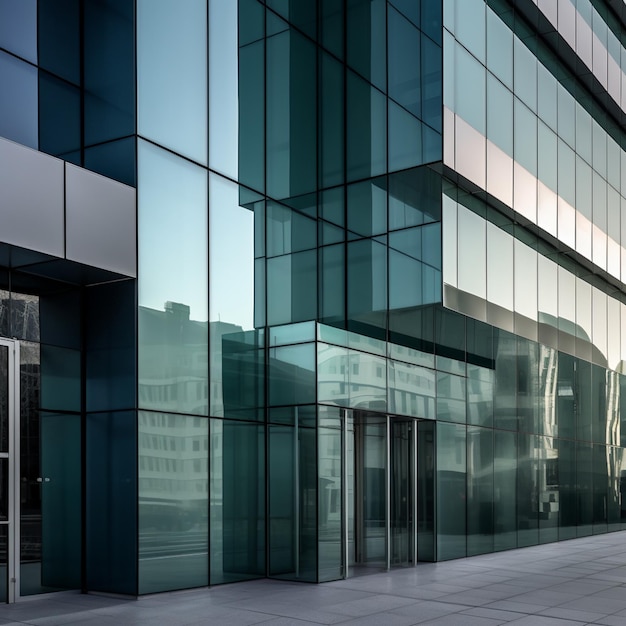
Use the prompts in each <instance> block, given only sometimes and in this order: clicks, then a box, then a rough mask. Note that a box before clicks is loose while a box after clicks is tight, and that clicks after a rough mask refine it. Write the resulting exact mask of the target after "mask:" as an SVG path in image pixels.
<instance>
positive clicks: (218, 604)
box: [0, 532, 626, 626]
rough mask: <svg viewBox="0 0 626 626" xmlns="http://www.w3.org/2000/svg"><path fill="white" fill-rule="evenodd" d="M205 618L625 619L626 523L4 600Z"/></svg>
mask: <svg viewBox="0 0 626 626" xmlns="http://www.w3.org/2000/svg"><path fill="white" fill-rule="evenodd" d="M207 623H214V624H220V625H221V626H222V625H224V626H229V625H230V626H251V625H253V624H265V625H267V626H283V625H284V626H287V625H290V624H292V625H294V626H303V625H306V624H360V625H361V626H367V625H368V624H372V625H380V624H384V625H385V626H394V625H397V626H410V625H414V624H431V625H433V626H455V625H457V624H458V625H459V626H474V625H476V626H497V625H499V624H511V625H512V626H527V625H528V626H570V625H572V626H573V625H576V626H583V625H584V626H586V625H587V624H602V625H604V626H626V532H617V533H609V534H605V535H596V536H592V537H585V538H582V539H571V540H568V541H563V542H559V543H556V544H549V545H541V546H533V547H530V548H523V549H517V550H509V551H507V552H499V553H496V554H485V555H481V556H475V557H470V558H467V559H460V560H456V561H447V562H444V563H424V564H419V565H418V566H417V567H415V568H405V569H397V570H391V571H389V572H377V573H371V574H365V575H362V576H358V577H354V578H349V579H347V580H340V581H335V582H330V583H324V584H322V585H309V584H306V583H293V582H286V581H278V580H268V579H262V580H252V581H247V582H242V583H232V584H229V585H221V586H218V587H212V588H202V589H193V590H186V591H180V592H168V593H163V594H155V595H150V596H144V597H140V598H138V599H130V598H119V597H106V596H102V595H91V594H80V593H78V592H61V593H56V594H48V595H44V596H39V597H31V598H28V599H25V600H23V601H21V602H19V603H16V604H13V605H0V626H7V625H10V626H63V625H64V624H67V625H68V626H79V625H84V626H120V625H123V626H134V625H137V626H147V625H150V626H153V625H156V626H160V625H164V626H196V625H198V626H199V625H200V624H207Z"/></svg>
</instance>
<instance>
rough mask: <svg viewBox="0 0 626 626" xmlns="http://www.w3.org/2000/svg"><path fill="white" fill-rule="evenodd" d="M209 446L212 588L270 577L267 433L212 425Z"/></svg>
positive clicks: (253, 427) (234, 424)
mask: <svg viewBox="0 0 626 626" xmlns="http://www.w3.org/2000/svg"><path fill="white" fill-rule="evenodd" d="M208 441H209V443H210V452H209V455H208V457H209V461H210V474H209V480H210V493H211V500H210V507H209V510H210V517H209V519H210V546H211V552H210V554H211V556H210V568H209V569H210V573H211V584H212V585H217V584H220V583H227V582H234V581H238V580H248V579H251V578H258V577H260V576H263V575H264V574H265V427H264V426H262V425H258V424H249V423H246V422H239V421H235V420H218V419H211V420H210V433H209V440H208ZM206 456H207V454H206V452H204V457H205V458H204V459H203V461H205V460H206ZM205 506H206V504H205ZM205 511H206V510H205ZM205 514H206V513H205ZM205 526H206V522H205ZM204 584H206V583H204Z"/></svg>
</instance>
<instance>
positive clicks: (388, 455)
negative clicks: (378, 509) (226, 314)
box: [385, 415, 391, 570]
mask: <svg viewBox="0 0 626 626" xmlns="http://www.w3.org/2000/svg"><path fill="white" fill-rule="evenodd" d="M385 417H386V426H387V442H386V443H387V445H386V458H385V474H386V481H385V482H386V485H385V515H386V517H387V519H386V520H385V532H386V543H387V545H386V552H387V559H386V560H387V563H386V565H387V569H388V570H390V569H391V418H390V416H389V415H386V416H385Z"/></svg>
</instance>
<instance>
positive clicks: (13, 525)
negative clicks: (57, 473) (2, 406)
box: [0, 337, 20, 603]
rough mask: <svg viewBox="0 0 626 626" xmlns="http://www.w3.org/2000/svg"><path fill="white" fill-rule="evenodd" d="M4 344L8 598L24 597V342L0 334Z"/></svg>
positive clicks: (2, 456)
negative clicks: (6, 355)
mask: <svg viewBox="0 0 626 626" xmlns="http://www.w3.org/2000/svg"><path fill="white" fill-rule="evenodd" d="M0 346H4V347H6V348H7V349H8V360H7V393H8V398H7V400H8V407H9V415H8V418H9V424H8V427H9V428H8V446H9V447H8V451H7V452H0V458H4V459H8V462H7V471H8V474H9V477H8V489H9V510H8V519H7V521H6V522H0V524H2V525H3V526H6V527H7V602H8V603H13V602H15V601H17V600H19V597H20V567H19V564H20V419H19V418H20V377H19V362H20V344H19V342H18V341H16V340H14V339H5V338H4V337H0Z"/></svg>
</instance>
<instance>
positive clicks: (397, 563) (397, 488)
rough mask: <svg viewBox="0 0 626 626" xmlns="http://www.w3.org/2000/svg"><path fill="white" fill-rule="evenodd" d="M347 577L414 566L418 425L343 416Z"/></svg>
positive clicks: (356, 414) (375, 416)
mask: <svg viewBox="0 0 626 626" xmlns="http://www.w3.org/2000/svg"><path fill="white" fill-rule="evenodd" d="M345 420H346V422H345V449H344V455H345V461H346V462H345V469H344V476H345V485H344V494H345V496H346V501H345V505H344V510H345V520H346V532H345V562H346V566H347V567H346V572H345V575H346V576H347V577H348V576H353V575H355V574H358V573H359V572H360V571H364V570H366V568H367V569H370V568H374V569H389V568H390V567H401V566H407V565H413V564H414V563H415V562H416V528H415V519H416V505H417V498H416V484H417V480H416V467H417V463H416V460H417V459H416V452H415V451H416V448H417V447H416V440H417V431H416V423H415V421H413V420H405V419H401V418H394V417H391V416H387V415H380V414H372V413H364V412H359V411H346V417H345Z"/></svg>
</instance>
